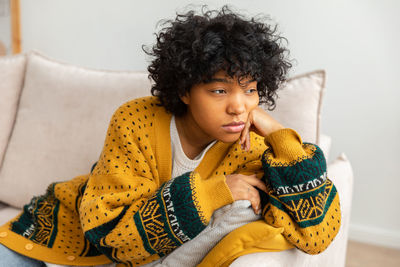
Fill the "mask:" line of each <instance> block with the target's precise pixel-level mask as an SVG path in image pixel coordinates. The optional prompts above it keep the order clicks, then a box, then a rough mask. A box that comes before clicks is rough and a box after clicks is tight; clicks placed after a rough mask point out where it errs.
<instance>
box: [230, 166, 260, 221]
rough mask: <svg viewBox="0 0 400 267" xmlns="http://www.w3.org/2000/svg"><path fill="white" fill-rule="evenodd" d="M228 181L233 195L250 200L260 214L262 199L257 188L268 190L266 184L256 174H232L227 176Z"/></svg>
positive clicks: (253, 207)
mask: <svg viewBox="0 0 400 267" xmlns="http://www.w3.org/2000/svg"><path fill="white" fill-rule="evenodd" d="M226 183H227V185H228V187H229V189H230V190H231V193H232V196H233V198H234V199H235V200H239V199H244V200H249V201H250V203H251V207H252V209H253V210H254V212H255V213H256V214H260V211H261V204H260V203H261V200H260V194H259V193H258V190H257V189H256V187H257V188H260V189H261V190H263V191H265V192H266V191H267V187H266V186H265V184H264V183H263V182H262V181H261V180H259V179H258V178H257V177H256V175H255V174H253V175H243V174H230V175H227V176H226Z"/></svg>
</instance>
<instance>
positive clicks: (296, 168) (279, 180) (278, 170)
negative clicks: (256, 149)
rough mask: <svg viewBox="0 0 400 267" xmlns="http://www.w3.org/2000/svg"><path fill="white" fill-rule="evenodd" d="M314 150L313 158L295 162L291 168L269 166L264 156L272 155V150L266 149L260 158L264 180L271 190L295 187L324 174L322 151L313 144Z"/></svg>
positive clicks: (324, 164)
mask: <svg viewBox="0 0 400 267" xmlns="http://www.w3.org/2000/svg"><path fill="white" fill-rule="evenodd" d="M303 144H309V145H313V146H314V147H315V148H316V150H315V152H314V156H313V157H312V158H309V159H305V160H302V161H300V162H297V163H296V164H295V165H292V166H276V167H272V166H270V165H269V164H268V163H267V161H266V155H267V154H268V153H273V152H272V150H271V149H270V148H269V149H266V150H265V151H264V153H263V156H262V166H263V170H264V180H265V181H267V182H268V183H269V184H270V185H271V187H272V188H274V189H276V188H278V187H281V186H290V187H292V186H295V185H298V184H303V183H306V182H308V181H312V180H314V179H316V178H319V177H320V176H321V175H323V174H324V173H325V172H326V160H325V156H324V153H323V152H322V150H321V149H320V148H319V147H318V146H317V145H315V144H311V143H303Z"/></svg>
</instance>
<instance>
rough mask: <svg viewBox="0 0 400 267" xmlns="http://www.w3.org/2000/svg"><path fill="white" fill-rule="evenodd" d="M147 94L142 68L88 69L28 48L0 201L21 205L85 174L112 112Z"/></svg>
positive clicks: (1, 177)
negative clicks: (23, 82) (56, 182)
mask: <svg viewBox="0 0 400 267" xmlns="http://www.w3.org/2000/svg"><path fill="white" fill-rule="evenodd" d="M148 94H150V82H149V81H148V79H147V74H146V73H144V72H122V71H121V72H117V71H98V70H91V69H86V68H81V67H76V66H72V65H68V64H63V63H59V62H56V61H54V60H51V59H48V58H46V57H44V56H42V55H40V54H38V53H37V52H31V53H30V54H29V55H28V62H27V69H26V77H25V84H24V88H23V91H22V94H21V98H20V104H19V109H18V113H17V118H16V122H15V126H14V130H13V133H12V136H11V139H10V141H9V144H8V149H7V153H6V155H5V157H4V162H3V167H2V169H1V170H0V183H1V187H0V201H2V202H5V203H8V204H10V205H12V206H15V207H22V206H23V205H24V204H26V203H28V202H29V200H30V199H31V197H32V196H33V195H40V194H43V193H45V190H46V188H47V186H48V185H49V184H50V183H51V182H55V181H62V180H69V179H71V178H73V177H75V176H78V175H82V174H86V173H89V172H90V168H91V166H92V164H93V163H94V162H95V161H96V160H97V159H98V157H99V155H100V153H101V149H102V147H103V143H104V137H105V134H106V130H107V127H108V123H109V120H110V118H111V115H112V113H113V112H114V111H115V110H116V109H117V108H118V106H120V105H121V104H122V103H124V102H126V101H128V100H130V99H133V98H137V97H140V96H144V95H148ZM10 113H11V112H8V113H7V114H10Z"/></svg>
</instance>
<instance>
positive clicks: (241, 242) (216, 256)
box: [197, 220, 294, 267]
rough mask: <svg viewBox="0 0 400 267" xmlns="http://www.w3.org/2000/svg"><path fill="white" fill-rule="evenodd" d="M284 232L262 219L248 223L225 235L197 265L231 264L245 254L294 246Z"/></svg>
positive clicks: (200, 266) (215, 265)
mask: <svg viewBox="0 0 400 267" xmlns="http://www.w3.org/2000/svg"><path fill="white" fill-rule="evenodd" d="M282 232H283V228H275V227H273V226H271V225H268V224H266V223H265V222H264V221H262V220H258V221H255V222H252V223H248V224H246V225H243V226H242V227H239V228H237V229H236V230H234V231H232V232H231V233H229V234H228V235H227V236H226V237H224V238H223V239H222V240H221V241H220V242H219V243H218V244H217V245H216V246H215V247H214V248H213V249H212V250H211V251H210V252H209V253H208V254H207V256H206V257H204V259H203V260H202V261H201V263H200V264H198V265H197V266H198V267H217V266H229V265H230V264H231V263H232V262H233V261H234V260H235V259H236V258H238V257H239V256H242V255H245V254H250V253H256V252H274V251H282V250H286V249H291V248H293V247H294V246H293V245H291V244H290V243H289V242H288V241H287V240H286V239H285V238H284V237H283V236H282V234H281V233H282Z"/></svg>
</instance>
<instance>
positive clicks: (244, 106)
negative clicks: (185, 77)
mask: <svg viewBox="0 0 400 267" xmlns="http://www.w3.org/2000/svg"><path fill="white" fill-rule="evenodd" d="M182 101H183V102H184V103H185V104H186V105H187V110H188V113H187V114H186V117H187V116H189V118H190V119H189V120H186V122H188V123H193V124H195V125H192V126H194V128H198V130H200V131H201V132H202V133H201V135H202V136H204V139H206V138H207V140H205V141H212V140H215V139H217V140H220V141H222V142H235V141H236V140H237V139H238V138H239V137H240V133H241V131H242V130H243V128H244V124H245V123H246V121H247V118H248V116H249V113H250V111H252V110H253V109H254V108H255V107H257V106H258V102H259V96H258V93H257V82H256V81H254V80H253V79H252V78H251V77H249V78H244V79H242V80H241V81H240V84H239V83H238V79H237V77H233V78H231V77H229V76H228V75H227V74H226V72H225V71H219V72H217V73H216V74H215V75H214V76H213V78H212V80H211V81H210V82H207V83H200V84H196V85H194V86H193V87H192V88H191V90H190V93H188V94H187V95H185V96H183V97H182ZM191 128H192V127H191Z"/></svg>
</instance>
